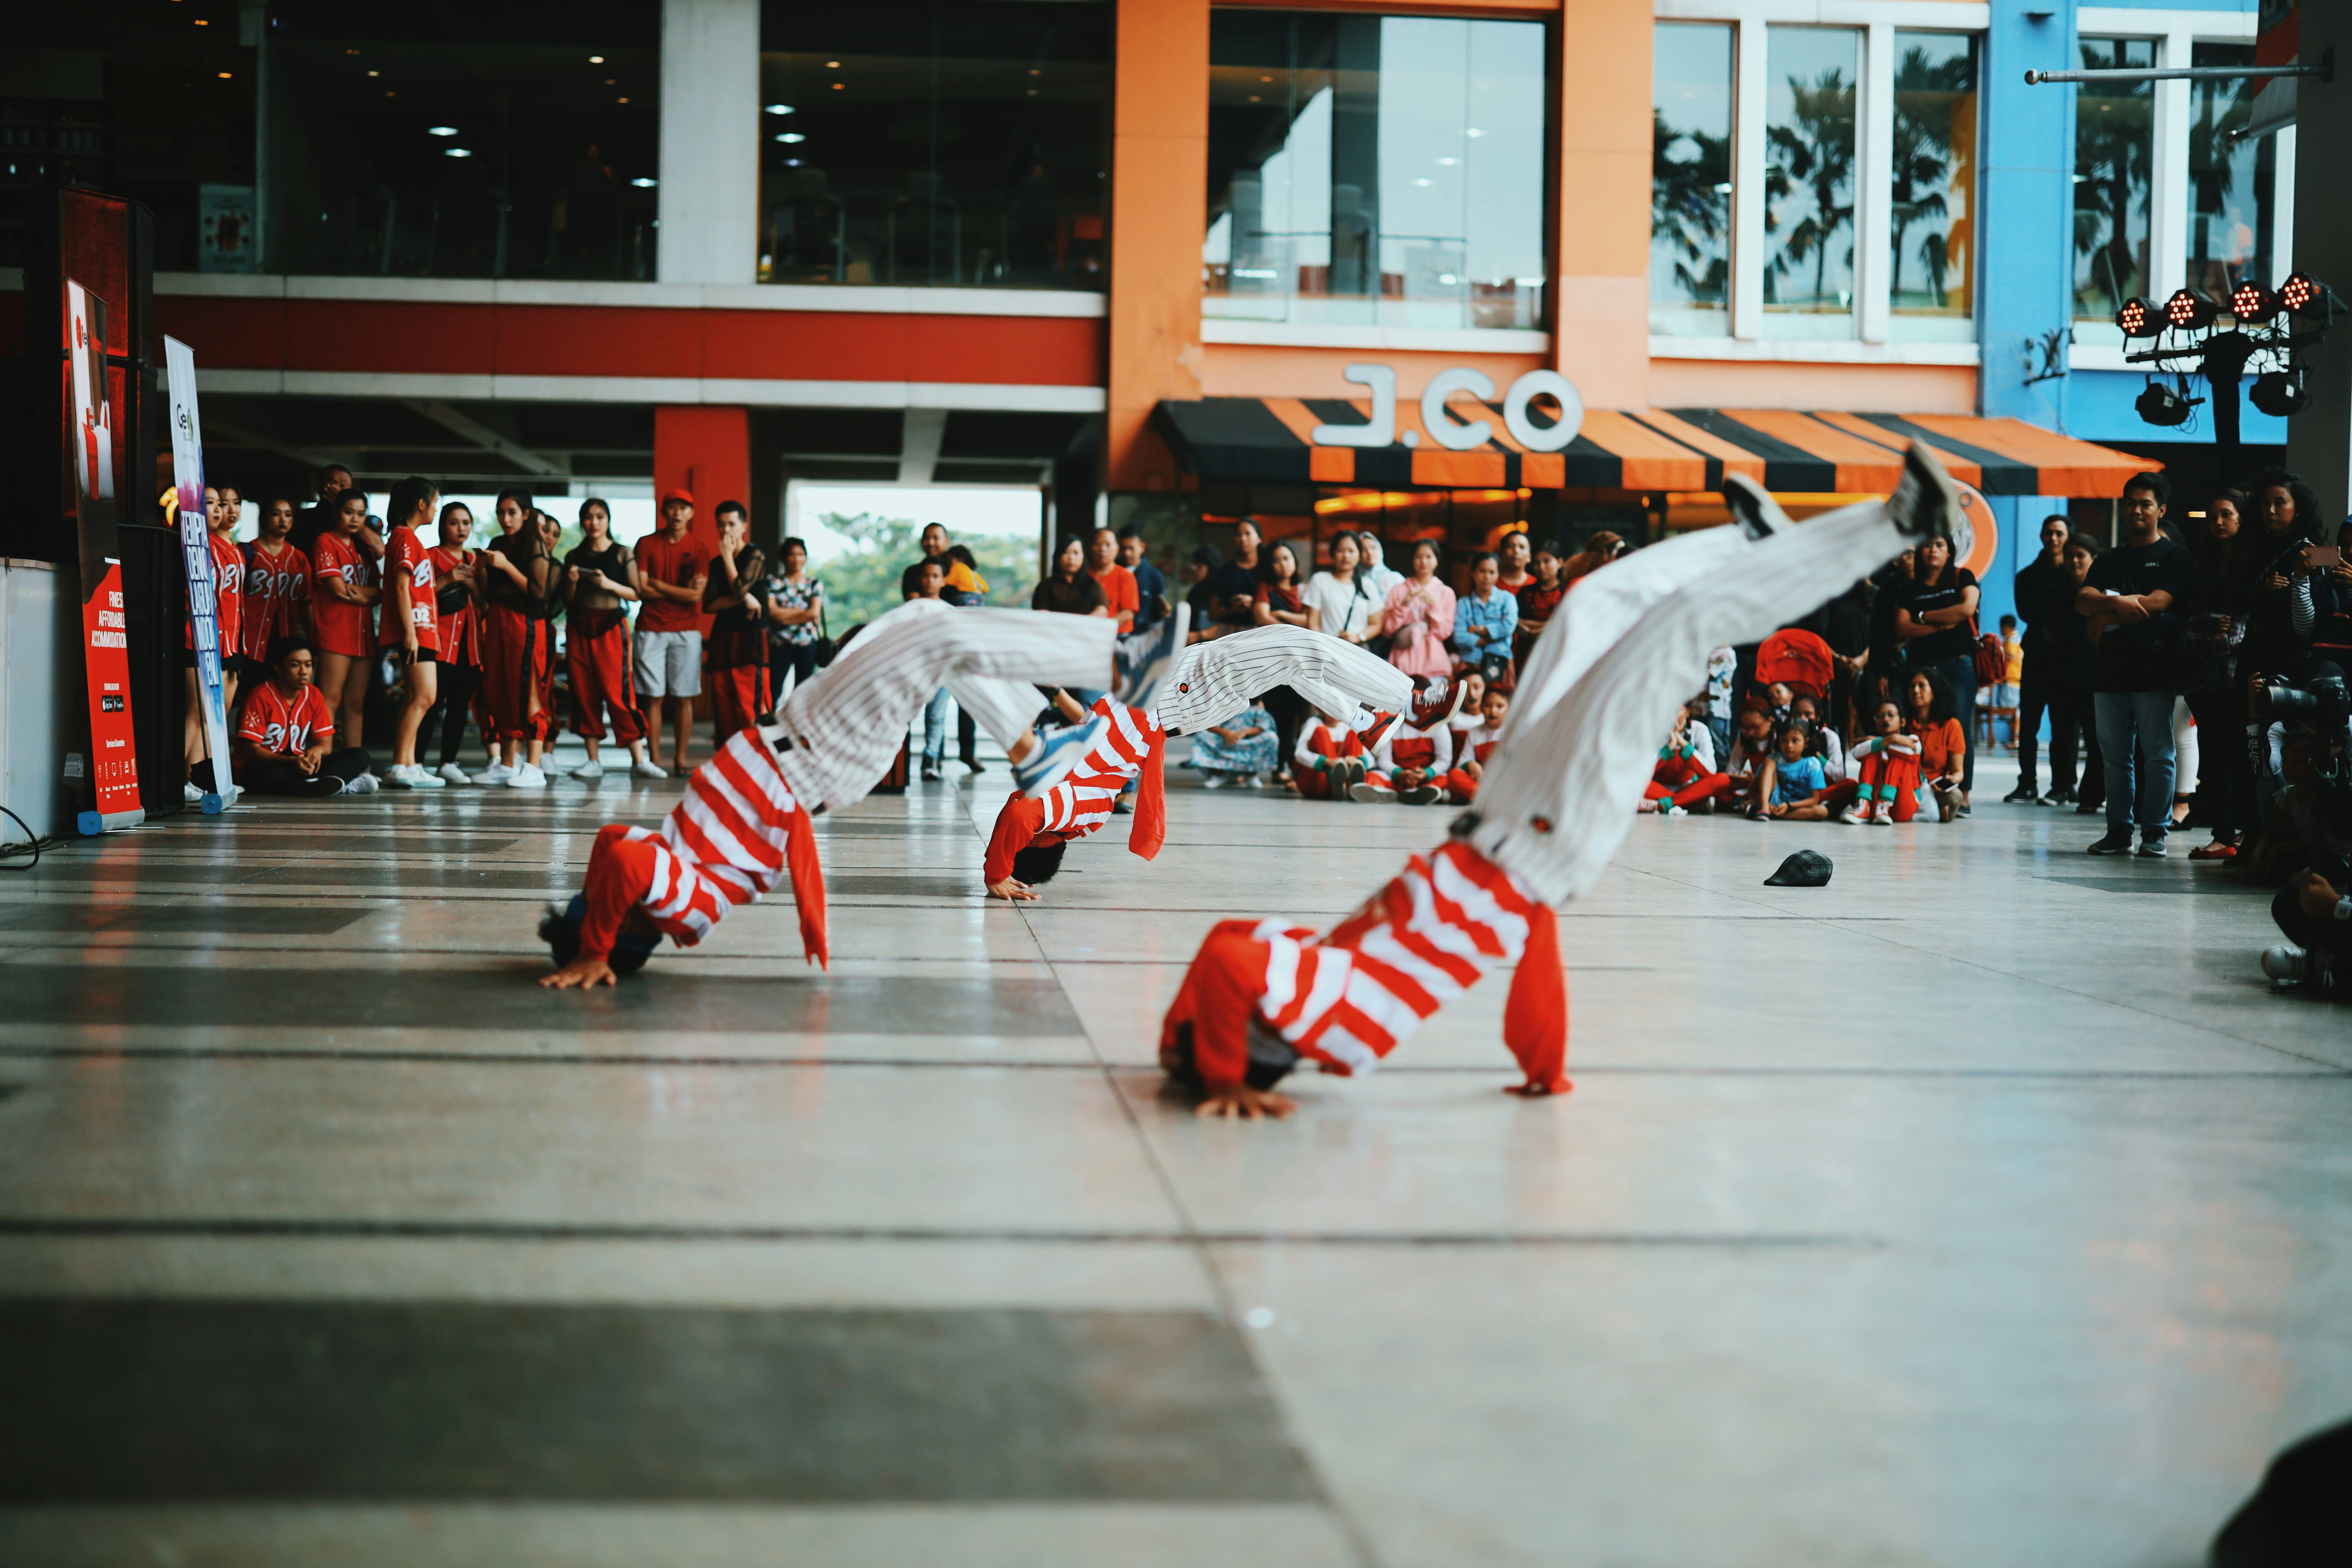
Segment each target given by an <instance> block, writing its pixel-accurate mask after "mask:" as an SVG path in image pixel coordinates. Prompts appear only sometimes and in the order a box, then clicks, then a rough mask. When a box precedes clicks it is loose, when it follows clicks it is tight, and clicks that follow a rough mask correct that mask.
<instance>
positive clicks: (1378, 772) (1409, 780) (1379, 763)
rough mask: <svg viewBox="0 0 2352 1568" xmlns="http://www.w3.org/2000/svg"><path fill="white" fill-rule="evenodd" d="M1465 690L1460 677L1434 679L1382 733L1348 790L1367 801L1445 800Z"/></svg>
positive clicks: (1409, 802) (1425, 802)
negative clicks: (1447, 680) (1367, 765)
mask: <svg viewBox="0 0 2352 1568" xmlns="http://www.w3.org/2000/svg"><path fill="white" fill-rule="evenodd" d="M1463 695H1464V691H1463V687H1462V685H1461V683H1460V682H1458V681H1456V682H1454V683H1453V684H1452V685H1450V686H1449V685H1448V684H1447V683H1445V682H1444V681H1437V680H1433V681H1432V682H1431V684H1430V685H1429V686H1428V687H1427V688H1426V689H1424V690H1423V693H1422V700H1420V701H1418V702H1416V703H1415V704H1414V705H1413V709H1412V712H1411V713H1408V714H1406V715H1404V716H1403V717H1402V718H1400V719H1398V721H1396V722H1395V723H1393V724H1391V725H1390V726H1389V727H1388V731H1387V732H1386V733H1384V734H1383V735H1381V740H1380V744H1379V745H1378V746H1376V747H1375V748H1373V751H1372V765H1371V767H1370V770H1369V771H1368V772H1366V773H1365V774H1364V782H1363V783H1361V784H1357V785H1355V786H1354V787H1353V788H1352V789H1350V790H1349V795H1352V796H1353V797H1354V798H1355V799H1357V800H1360V801H1363V802H1366V803H1368V804H1379V803H1381V802H1393V803H1395V804H1397V805H1437V804H1438V803H1439V802H1440V801H1443V800H1444V798H1445V790H1446V784H1447V779H1446V775H1447V774H1448V773H1451V772H1452V771H1453V769H1454V714H1455V713H1456V712H1457V711H1459V710H1460V708H1461V704H1462V700H1463Z"/></svg>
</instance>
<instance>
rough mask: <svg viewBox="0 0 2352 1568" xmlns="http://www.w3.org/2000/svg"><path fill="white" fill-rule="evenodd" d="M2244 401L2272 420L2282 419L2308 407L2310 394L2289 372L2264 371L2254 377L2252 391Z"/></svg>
mask: <svg viewBox="0 0 2352 1568" xmlns="http://www.w3.org/2000/svg"><path fill="white" fill-rule="evenodd" d="M2246 400H2247V401H2248V402H2250V403H2252V405H2254V406H2255V407H2257V408H2259V409H2261V410H2262V411H2263V413H2265V414H2267V415H2270V416H2272V417H2273V418H2275V419H2284V418H2286V417H2287V416H2289V415H2293V414H2300V413H2302V412H2303V411H2304V410H2305V408H2307V407H2309V406H2310V405H2311V394H2309V393H2308V392H2305V390H2304V389H2303V383H2302V382H2301V381H2299V380H2297V379H2296V378H2295V376H2294V374H2291V373H2290V372H2287V371H2284V370H2266V371H2264V372H2263V374H2260V375H2258V376H2256V377H2254V385H2253V390H2252V391H2251V392H2249V393H2247V394H2246Z"/></svg>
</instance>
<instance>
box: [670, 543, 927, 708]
mask: <svg viewBox="0 0 2352 1568" xmlns="http://www.w3.org/2000/svg"><path fill="white" fill-rule="evenodd" d="M716 515H717V517H718V519H719V549H718V550H717V552H714V553H713V554H712V555H711V557H710V563H709V576H708V577H707V578H706V579H705V581H704V584H703V591H702V607H703V608H704V609H705V610H708V611H709V612H710V743H711V744H712V745H714V746H724V745H725V744H726V743H727V742H729V741H730V740H732V739H733V738H734V735H735V732H736V731H738V730H748V729H750V728H751V726H752V725H754V724H756V723H758V722H759V721H760V718H761V715H762V714H764V713H767V712H768V711H769V710H772V708H773V707H774V706H775V702H774V700H773V699H772V697H771V696H770V695H769V686H768V581H767V579H768V566H767V558H766V557H765V555H763V554H762V553H761V551H760V550H759V549H758V548H757V547H755V546H754V545H753V544H752V543H751V514H750V513H748V512H746V511H745V510H743V506H742V503H741V502H740V501H731V500H726V501H720V502H719V510H718V512H717V514H716ZM941 560H942V561H943V562H944V560H945V557H942V558H941ZM946 580H947V578H946V574H945V573H941V574H940V581H941V582H942V583H944V582H945V581H946Z"/></svg>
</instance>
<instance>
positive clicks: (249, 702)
mask: <svg viewBox="0 0 2352 1568" xmlns="http://www.w3.org/2000/svg"><path fill="white" fill-rule="evenodd" d="M269 651H270V654H271V658H270V661H269V679H268V680H265V681H263V682H261V683H260V684H259V685H257V686H256V687H255V688H254V689H253V690H252V692H251V693H250V694H249V695H248V696H247V698H246V700H245V715H244V718H243V719H242V720H241V721H239V723H238V724H237V727H236V743H235V745H234V746H233V747H232V748H231V752H232V755H233V757H234V759H235V763H236V778H237V782H238V783H239V784H243V785H244V786H245V787H246V788H247V789H249V790H251V791H252V792H253V793H254V794H256V795H297V796H318V795H373V794H374V793H375V775H374V774H373V773H370V772H369V771H368V754H367V753H366V752H362V751H361V750H360V749H359V748H358V747H357V746H346V747H345V748H343V749H342V750H341V751H340V752H338V751H334V750H331V746H332V743H333V741H334V735H335V716H334V714H333V713H332V712H331V711H329V710H328V708H327V700H326V699H325V698H323V697H321V696H320V695H319V689H318V688H317V687H315V686H313V685H311V684H310V677H311V658H310V644H309V643H307V642H305V641H303V640H302V639H301V638H300V637H281V638H279V639H278V642H277V643H276V644H274V645H273V646H272V647H271V648H270V650H269Z"/></svg>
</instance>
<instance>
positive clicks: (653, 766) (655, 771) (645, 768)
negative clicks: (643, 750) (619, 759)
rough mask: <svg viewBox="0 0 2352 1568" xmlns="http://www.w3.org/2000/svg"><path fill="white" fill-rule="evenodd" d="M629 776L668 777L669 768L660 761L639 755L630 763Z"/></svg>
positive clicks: (638, 777) (641, 777) (640, 777)
mask: <svg viewBox="0 0 2352 1568" xmlns="http://www.w3.org/2000/svg"><path fill="white" fill-rule="evenodd" d="M629 776H630V777H631V778H633V779H666V778H667V777H669V770H668V769H667V768H666V767H663V766H662V765H661V764H660V763H652V762H648V761H646V759H645V758H643V757H639V758H638V759H637V760H636V761H635V762H634V763H630V764H629Z"/></svg>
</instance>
